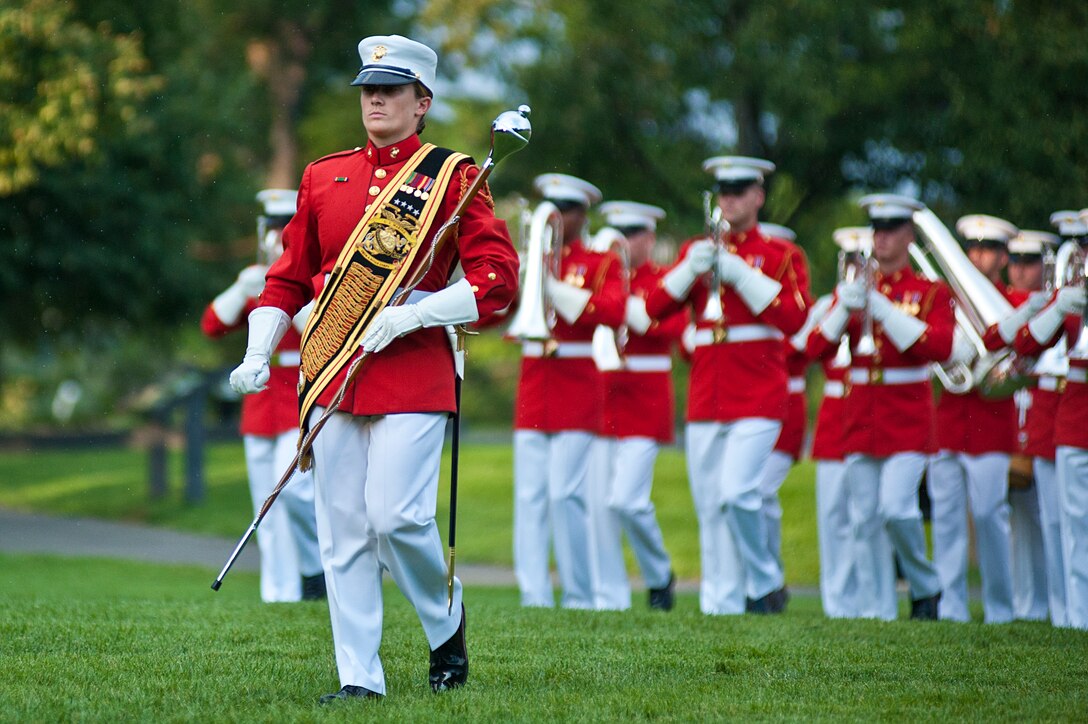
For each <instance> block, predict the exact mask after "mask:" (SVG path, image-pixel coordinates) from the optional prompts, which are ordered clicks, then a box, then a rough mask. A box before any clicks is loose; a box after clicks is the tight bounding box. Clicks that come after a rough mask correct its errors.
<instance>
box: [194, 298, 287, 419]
mask: <svg viewBox="0 0 1088 724" xmlns="http://www.w3.org/2000/svg"><path fill="white" fill-rule="evenodd" d="M256 302H257V300H255V299H251V300H249V301H248V302H247V303H246V306H245V309H244V310H243V312H242V315H241V317H239V319H238V321H237V322H235V323H234V324H225V323H224V322H223V320H221V319H220V318H219V316H218V315H216V313H215V310H214V309H212V305H210V304H209V305H208V306H207V307H206V308H205V309H204V316H203V317H201V319H200V329H201V330H202V331H203V332H204V334H205V335H207V336H209V337H212V338H217V337H222V336H224V335H226V334H229V333H230V332H233V331H236V330H240V329H245V328H246V321H245V320H246V318H247V317H248V316H249V313H250V312H252V311H253V310H254V309H255V308H256V306H257V304H256ZM301 341H302V337H301V335H299V333H298V330H296V329H295V327H294V325H291V326H289V327H288V328H287V332H286V333H285V334H284V335H283V339H281V340H280V343H279V345H277V346H276V353H275V354H273V355H272V359H271V361H270V364H269V377H268V387H267V388H266V389H264V390H261V391H260V392H258V393H256V394H253V395H243V396H242V420H241V425H240V430H241V433H242V434H243V435H257V436H259V437H275V436H277V435H280V434H281V433H284V432H289V431H290V430H297V429H298V363H299V352H298V347H299V343H300V342H301Z"/></svg>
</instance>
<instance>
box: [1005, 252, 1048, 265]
mask: <svg viewBox="0 0 1088 724" xmlns="http://www.w3.org/2000/svg"><path fill="white" fill-rule="evenodd" d="M1009 263H1010V264H1042V263H1043V255H1042V254H1035V253H1032V254H1025V253H1024V252H1015V253H1012V254H1009Z"/></svg>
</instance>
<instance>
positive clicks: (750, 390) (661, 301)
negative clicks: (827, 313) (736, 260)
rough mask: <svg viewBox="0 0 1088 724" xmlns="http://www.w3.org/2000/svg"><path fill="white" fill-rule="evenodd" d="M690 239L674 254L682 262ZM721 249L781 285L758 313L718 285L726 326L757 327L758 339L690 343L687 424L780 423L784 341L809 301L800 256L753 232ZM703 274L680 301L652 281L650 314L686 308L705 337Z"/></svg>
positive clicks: (729, 240) (708, 326)
mask: <svg viewBox="0 0 1088 724" xmlns="http://www.w3.org/2000/svg"><path fill="white" fill-rule="evenodd" d="M693 241H695V240H694V239H693V240H689V241H688V242H687V243H686V244H685V245H684V247H683V248H682V249H681V250H680V259H681V260H682V259H683V258H684V257H685V256H686V255H687V251H688V249H689V248H690V246H691V244H692V242H693ZM726 243H727V247H728V249H729V250H730V251H731V252H733V253H735V254H737V255H738V256H740V257H741V258H742V259H744V261H745V262H746V263H747V264H748V265H749V266H751V267H753V268H755V269H759V270H760V271H762V272H763V273H764V274H766V275H767V276H768V277H770V278H772V279H774V280H776V281H778V282H779V283H780V284H781V285H782V289H781V291H780V292H779V293H778V296H777V297H775V299H774V300H773V301H772V302H771V303H770V304H769V305H768V306H767V308H766V309H764V310H763V311H762V312H761V313H760V314H758V315H756V314H753V313H752V311H751V310H750V309H749V308H748V305H746V304H745V303H744V301H743V300H742V299H741V298H740V296H738V295H737V293H736V291H734V289H733V287H731V286H729V285H727V284H726V285H722V292H721V301H722V309H723V311H724V314H725V326H726V328H727V330H728V328H731V327H741V326H743V327H745V328H746V329H761V330H763V338H762V339H755V340H752V341H736V340H734V341H729V339H728V336H727V337H726V340H725V341H724V342H721V343H717V344H700V343H698V342H697V346H696V348H695V352H694V353H693V354H692V366H691V381H690V385H689V390H688V414H687V418H688V421H689V422H698V421H715V422H733V421H734V420H740V419H744V418H768V419H772V420H784V419H785V418H786V411H787V402H788V400H787V398H788V387H787V374H786V353H785V348H784V345H783V342H784V340H785V338H786V337H789V336H790V335H792V334H795V333H796V332H797V331H798V330H799V329H800V328H801V326H802V325H803V324H804V322H805V316H806V314H807V311H808V299H807V298H806V292H805V290H804V289H803V287H802V280H803V278H804V271H803V264H804V261H803V258H802V256H801V254H800V253H799V252H797V251H796V248H795V247H794V248H790V247H787V246H784V245H783V244H782V243H781V241H780V240H774V241H771V240H768V239H766V238H765V237H764V236H763V235H762V234H760V232H759V229H758V228H752V229H749V230H748V231H743V232H739V233H737V234H730V235H729V236H728V238H727V240H726ZM708 277H709V275H704V276H703V277H701V278H699V279H697V280H696V281H695V284H693V285H692V287H691V289H690V291H689V292H688V294H687V296H686V297H685V298H684V299H682V300H679V301H677V300H674V299H673V298H672V297H671V296H670V295H669V293H668V292H667V291H666V290H665V288H664V287H663V286H662V285H661V284H660V283H659V284H658V286H657V288H656V289H654V290H653V292H652V293H651V294H650V296H649V297H648V298H647V300H646V308H647V311H648V312H649V314H650V317H652V318H654V319H664V318H666V317H669V316H671V315H672V314H675V313H676V312H678V311H680V310H681V309H683V308H684V307H685V306H686V307H688V308H689V309H690V310H691V313H692V318H693V319H695V320H696V335H697V337H698V336H699V335H700V334H702V335H709V334H710V333H711V332H712V330H713V328H714V326H715V325H714V323H712V322H708V321H706V320H704V319H702V312H703V309H704V308H705V306H706V302H707V299H708V297H709V295H710V293H711V292H710V287H709V283H708Z"/></svg>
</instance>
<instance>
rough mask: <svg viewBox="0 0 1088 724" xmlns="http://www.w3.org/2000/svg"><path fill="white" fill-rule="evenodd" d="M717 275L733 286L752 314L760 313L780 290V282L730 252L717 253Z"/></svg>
mask: <svg viewBox="0 0 1088 724" xmlns="http://www.w3.org/2000/svg"><path fill="white" fill-rule="evenodd" d="M718 275H719V276H720V277H721V278H722V282H724V283H725V284H728V285H729V286H731V287H733V290H734V291H736V293H737V296H739V297H740V298H741V300H742V301H743V302H744V304H745V305H746V306H747V307H748V309H750V310H752V314H761V313H762V312H763V310H764V309H766V308H767V306H768V305H769V304H770V303H771V302H773V301H774V298H775V297H777V296H778V293H779V292H780V291H782V284H781V283H779V282H777V281H775V280H774V279H771V278H770V277H769V276H766V275H765V274H763V272H761V271H759V270H758V269H753V268H752V267H750V266H748V263H747V262H746V261H744V259H742V258H740V257H739V256H737V255H736V254H733V253H732V252H728V251H726V252H722V253H721V254H719V255H718Z"/></svg>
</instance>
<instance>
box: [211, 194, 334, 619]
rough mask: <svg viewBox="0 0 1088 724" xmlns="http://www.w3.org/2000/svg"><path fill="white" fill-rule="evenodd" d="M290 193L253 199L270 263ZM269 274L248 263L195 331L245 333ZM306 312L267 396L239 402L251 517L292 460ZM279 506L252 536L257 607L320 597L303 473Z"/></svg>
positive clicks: (282, 352) (280, 352)
mask: <svg viewBox="0 0 1088 724" xmlns="http://www.w3.org/2000/svg"><path fill="white" fill-rule="evenodd" d="M295 195H296V194H295V191H294V190H292V189H265V190H263V191H261V192H260V193H258V194H257V201H258V202H260V203H261V204H262V206H263V207H264V208H263V214H262V216H261V218H260V220H259V221H260V223H259V225H258V226H259V227H260V228H261V229H263V231H264V235H263V236H264V238H261V239H258V244H259V245H260V248H261V250H262V255H263V256H264V257H265V259H262V260H267V261H268V262H271V261H274V260H275V259H277V258H279V256H280V254H282V253H283V246H282V243H281V241H280V235H281V233H282V231H283V227H284V226H286V225H287V222H288V221H289V220H290V219H291V216H292V215H293V214H294V213H295ZM267 271H268V267H266V266H264V265H263V264H254V265H252V266H248V267H246V268H245V269H243V270H242V271H241V272H240V273H239V274H238V279H237V280H236V281H235V282H234V283H233V284H231V285H230V286H229V287H227V289H226V290H224V291H223V292H222V293H221V294H220V295H219V296H217V297H216V298H215V299H214V300H213V301H212V303H211V304H209V305H208V307H207V308H206V309H205V310H204V316H203V318H202V319H201V323H200V324H201V329H202V330H203V331H204V334H206V335H207V336H209V337H221V336H223V335H225V334H228V333H230V332H233V331H235V330H238V329H241V328H242V327H244V326H245V321H244V320H245V315H248V314H249V312H251V311H253V310H254V309H255V308H256V306H257V297H258V296H259V295H260V293H261V290H263V289H264V275H265V272H267ZM308 313H309V309H306V310H304V311H303V312H302V313H300V314H299V315H296V318H295V320H294V321H293V324H292V327H291V328H290V329H288V330H287V332H286V333H285V334H284V336H283V339H282V340H280V344H279V346H278V347H277V348H276V353H275V355H273V358H272V367H271V370H270V371H269V375H270V376H269V380H268V389H266V390H264V391H263V392H260V393H259V394H256V395H250V396H248V397H244V398H243V399H242V421H241V430H242V442H243V445H244V447H245V455H246V472H247V473H248V476H249V494H250V498H251V500H252V501H253V509H254V512H256V511H257V510H259V509H260V507H261V505H262V504H263V503H264V501H265V499H266V498H267V497H268V496H269V494H271V492H272V489H273V488H274V487H276V483H277V482H278V481H279V478H280V475H281V474H282V473H283V471H284V470H286V469H287V466H288V465H289V464H290V462H291V460H292V458H294V456H295V443H296V442H297V440H298V391H297V390H296V389H295V387H296V385H297V384H298V364H299V351H298V348H299V342H301V340H302V338H301V337H300V336H299V335H300V334H301V332H302V329H303V328H304V327H305V325H306V316H307V314H308ZM280 497H281V501H282V502H281V504H280V505H278V506H274V507H273V508H271V509H270V510H269V511H268V514H267V515H266V516H265V518H264V521H263V522H262V523H261V528H260V530H259V531H258V532H257V549H258V551H259V553H260V559H261V584H260V585H261V600H262V601H265V602H277V601H298V600H300V599H301V600H315V599H320V598H324V597H325V574H324V573H323V572H322V570H321V552H320V550H319V549H318V545H317V522H316V520H315V518H314V482H313V476H312V475H310V474H309V473H301V474H299V475H297V476H296V477H295V478H294V479H293V480H292V481H291V484H290V485H288V486H287V487H286V488H284V490H283V493H282V494H281V496H280Z"/></svg>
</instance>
